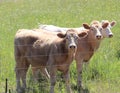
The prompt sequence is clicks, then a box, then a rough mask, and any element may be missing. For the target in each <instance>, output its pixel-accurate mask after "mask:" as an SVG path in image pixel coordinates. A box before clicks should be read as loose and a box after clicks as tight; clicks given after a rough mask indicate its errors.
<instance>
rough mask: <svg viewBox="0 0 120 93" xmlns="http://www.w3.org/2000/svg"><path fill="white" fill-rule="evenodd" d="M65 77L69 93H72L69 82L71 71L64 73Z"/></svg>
mask: <svg viewBox="0 0 120 93" xmlns="http://www.w3.org/2000/svg"><path fill="white" fill-rule="evenodd" d="M63 75H64V79H65V83H66V89H67V93H72V90H71V86H70V81H69V80H70V74H69V70H67V71H66V72H64V73H63Z"/></svg>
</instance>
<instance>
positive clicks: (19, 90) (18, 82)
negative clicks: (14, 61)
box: [15, 67, 22, 93]
mask: <svg viewBox="0 0 120 93" xmlns="http://www.w3.org/2000/svg"><path fill="white" fill-rule="evenodd" d="M15 73H16V83H17V85H16V90H17V93H21V92H22V91H21V84H20V69H19V68H17V67H16V68H15Z"/></svg>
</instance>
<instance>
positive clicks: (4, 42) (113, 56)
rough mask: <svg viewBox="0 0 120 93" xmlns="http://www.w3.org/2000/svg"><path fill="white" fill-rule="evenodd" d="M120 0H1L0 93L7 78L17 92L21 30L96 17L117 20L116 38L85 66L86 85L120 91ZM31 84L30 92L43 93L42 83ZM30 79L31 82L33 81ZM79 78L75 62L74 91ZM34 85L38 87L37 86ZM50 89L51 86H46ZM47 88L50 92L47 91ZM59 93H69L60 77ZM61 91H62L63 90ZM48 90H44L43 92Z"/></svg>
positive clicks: (93, 92)
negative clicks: (17, 43) (16, 55)
mask: <svg viewBox="0 0 120 93" xmlns="http://www.w3.org/2000/svg"><path fill="white" fill-rule="evenodd" d="M119 6H120V0H1V1H0V92H4V88H5V79H6V78H8V83H9V88H10V89H11V90H12V93H15V86H16V81H15V72H14V67H15V60H14V36H15V33H16V31H17V30H18V29H21V28H26V29H33V28H37V27H38V24H39V23H40V24H53V25H58V26H63V27H79V26H82V23H90V22H91V21H92V20H103V19H107V20H110V21H112V20H115V21H116V22H117V24H116V26H115V27H113V28H112V31H113V33H114V37H113V38H111V39H108V38H106V39H105V40H103V42H102V44H101V46H100V48H99V50H98V51H97V52H96V53H95V55H94V56H93V57H92V59H91V60H90V63H89V65H88V66H87V67H83V74H82V78H83V84H84V87H85V88H86V89H88V90H89V91H90V93H118V92H120V89H119V88H120V85H119V83H120V60H119V58H120V46H119V45H120V42H119V41H120V35H119V27H120V13H119V11H120V7H119ZM27 81H28V84H29V83H30V84H29V86H30V87H31V88H32V89H33V90H32V91H30V92H29V93H39V91H40V89H39V87H38V86H39V84H38V85H36V84H31V83H32V82H31V81H32V80H31V77H30V76H29V73H28V79H27ZM29 81H30V82H29ZM76 81H77V75H76V66H75V62H74V63H73V64H72V65H71V85H72V88H73V90H74V91H75V92H74V93H77V90H76V88H75V86H76ZM33 85H34V86H33ZM46 89H47V90H48V89H49V86H47V87H46ZM47 90H46V91H47ZM55 91H56V93H65V85H64V82H63V83H62V84H61V80H60V79H58V83H57V85H56V90H55ZM60 91H61V92H60ZM43 93H44V92H43Z"/></svg>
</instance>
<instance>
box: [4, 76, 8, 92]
mask: <svg viewBox="0 0 120 93" xmlns="http://www.w3.org/2000/svg"><path fill="white" fill-rule="evenodd" d="M7 82H8V80H7V78H6V81H5V93H7V88H8V86H7Z"/></svg>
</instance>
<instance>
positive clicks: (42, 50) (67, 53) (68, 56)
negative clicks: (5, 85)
mask: <svg viewBox="0 0 120 93" xmlns="http://www.w3.org/2000/svg"><path fill="white" fill-rule="evenodd" d="M86 34H87V32H81V33H77V31H75V30H72V29H70V30H68V31H67V32H66V33H65V34H62V33H57V34H51V33H50V32H44V31H43V30H41V29H36V30H27V29H21V30H19V31H18V32H17V33H16V36H15V41H14V44H15V60H16V67H15V71H16V79H17V92H18V93H22V92H23V91H22V88H23V89H25V88H26V73H27V70H28V68H29V66H30V65H31V67H32V71H33V74H34V77H35V78H37V74H36V70H37V69H39V68H46V67H47V68H48V69H49V70H50V83H51V87H50V93H54V86H55V82H56V71H57V70H59V71H61V72H62V73H63V75H64V77H65V81H66V89H67V92H68V93H72V91H71V88H70V84H69V66H70V64H71V62H72V61H73V58H74V55H75V52H76V49H77V46H76V45H77V39H76V38H79V37H84V36H85V35H86ZM20 79H21V80H22V84H23V85H22V86H21V83H20Z"/></svg>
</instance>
